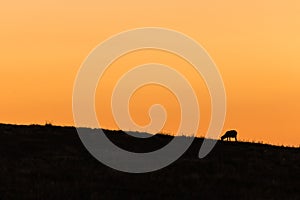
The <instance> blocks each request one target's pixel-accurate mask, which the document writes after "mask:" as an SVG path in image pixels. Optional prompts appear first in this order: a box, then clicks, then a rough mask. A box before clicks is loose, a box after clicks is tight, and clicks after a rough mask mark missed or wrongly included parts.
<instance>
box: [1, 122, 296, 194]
mask: <svg viewBox="0 0 300 200" xmlns="http://www.w3.org/2000/svg"><path fill="white" fill-rule="evenodd" d="M104 132H105V134H106V135H107V136H108V137H109V138H110V139H111V140H112V141H113V142H114V143H116V144H117V145H119V146H121V147H122V148H124V149H128V150H131V151H134V152H148V151H151V150H155V149H158V148H160V147H162V146H164V145H166V144H167V143H168V142H169V141H171V140H172V138H173V137H172V136H168V135H161V134H158V135H155V136H153V137H151V138H150V139H147V140H145V139H137V138H132V137H130V136H128V135H126V134H124V133H123V132H122V131H110V130H105V131H104ZM202 142H203V139H201V138H196V139H195V140H194V142H193V143H192V145H191V147H190V148H189V149H188V151H187V152H186V153H185V154H184V155H183V156H182V157H181V158H180V159H178V160H177V161H176V162H175V163H173V164H171V165H170V166H168V167H166V168H164V169H162V170H159V171H156V172H151V173H146V174H128V173H123V172H118V171H116V170H113V169H111V168H108V167H107V166H105V165H103V164H101V163H99V162H98V161H97V160H96V159H95V158H93V157H92V156H91V155H90V154H89V153H88V152H87V150H86V149H85V148H84V146H83V145H82V143H81V141H80V139H79V137H78V135H77V132H76V129H75V128H74V127H59V126H52V125H49V124H48V125H47V126H40V125H30V126H25V125H19V126H17V125H6V124H0V199H117V198H124V199H125V198H126V199H196V198H197V199H198V198H204V199H299V196H300V192H299V188H298V187H299V185H300V149H299V148H291V147H280V146H272V145H266V144H257V143H248V142H221V141H218V143H217V144H216V146H215V148H214V149H213V150H212V152H210V154H209V155H208V156H207V157H205V158H204V159H199V158H198V151H199V149H200V146H201V143H202Z"/></svg>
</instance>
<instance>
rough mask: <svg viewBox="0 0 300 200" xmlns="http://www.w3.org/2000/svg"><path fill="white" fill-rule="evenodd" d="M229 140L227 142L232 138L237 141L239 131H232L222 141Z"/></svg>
mask: <svg viewBox="0 0 300 200" xmlns="http://www.w3.org/2000/svg"><path fill="white" fill-rule="evenodd" d="M226 138H227V141H229V139H230V138H234V139H235V141H237V131H236V130H230V131H227V132H226V133H225V134H224V135H223V136H222V137H221V140H222V141H223V140H224V139H226Z"/></svg>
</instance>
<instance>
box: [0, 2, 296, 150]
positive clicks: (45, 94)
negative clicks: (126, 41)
mask: <svg viewBox="0 0 300 200" xmlns="http://www.w3.org/2000/svg"><path fill="white" fill-rule="evenodd" d="M0 24H1V26H0V34H1V37H0V44H1V47H0V55H1V59H0V66H1V68H0V90H1V101H0V122H2V123H17V124H32V123H41V124H44V123H45V121H47V120H48V121H51V122H53V123H54V124H60V125H73V119H72V90H73V83H74V80H75V77H76V73H77V71H78V70H79V68H80V65H81V63H82V62H83V60H84V59H85V57H86V56H87V55H88V54H89V52H90V51H91V50H92V49H93V48H94V47H95V46H96V45H98V44H99V43H100V42H102V41H103V40H105V39H107V38H108V37H110V36H112V35H114V34H117V33H119V32H121V31H125V30H128V29H132V28H138V27H145V26H156V27H164V28H169V29H174V30H177V31H179V32H182V33H184V34H186V35H188V36H190V37H192V38H194V39H195V40H196V41H198V42H199V43H200V44H202V45H203V46H204V47H205V48H206V50H207V51H208V53H209V54H210V55H211V57H212V58H213V60H214V61H215V63H216V64H217V66H218V67H219V70H220V72H221V74H222V76H223V80H224V83H225V87H226V92H227V98H228V109H227V119H226V123H225V127H224V130H226V129H232V128H234V129H237V130H238V132H239V135H238V137H239V138H240V139H243V140H248V141H263V142H268V143H273V144H286V145H296V146H298V145H299V144H300V134H299V133H300V128H299V126H297V122H298V120H299V119H300V106H299V103H298V102H300V81H299V78H298V76H299V73H300V71H299V69H300V68H299V66H300V59H299V52H300V37H299V35H300V2H299V1H298V0H290V1H288V2H283V1H279V0H266V1H259V0H254V1H251V2H242V1H238V0H229V1H218V0H211V1H203V0H200V1H196V0H193V1H190V2H183V1H180V2H176V1H171V0H165V1H158V0H154V1H151V2H144V1H137V0H131V1H106V2H101V1H95V0H90V1H85V2H83V1H70V0H67V1H63V2H62V1H48V0H46V1H36V0H28V1H7V2H3V3H2V4H1V7H0ZM160 55H161V56H160ZM175 60H176V61H175ZM150 61H151V62H163V63H166V64H168V65H170V66H173V67H174V68H178V69H179V68H180V69H186V68H183V67H182V65H183V64H184V63H183V61H180V60H179V59H178V58H175V57H174V56H172V55H167V54H164V53H162V52H155V53H154V52H152V53H149V52H148V53H147V52H135V53H133V54H130V55H128V58H126V57H124V58H122V59H120V60H119V61H117V62H119V64H126V65H127V66H128V67H133V66H134V64H137V63H139V64H142V63H147V62H150ZM180 62H182V63H181V64H182V65H179V64H178V63H180ZM116 71H118V73H121V71H119V70H116ZM183 73H189V71H188V70H187V71H185V70H183ZM188 76H189V77H190V78H191V79H192V80H193V77H192V75H188ZM115 78H117V77H115ZM103 81H105V80H103ZM195 84H197V85H199V88H196V89H197V91H198V92H199V96H202V95H201V94H200V93H201V92H204V93H205V92H207V91H205V86H204V85H202V83H200V84H198V83H195ZM144 89H145V88H144ZM147 90H149V91H151V92H153V94H160V95H161V98H158V97H155V98H153V99H152V98H150V99H149V101H147V102H146V104H145V105H144V104H142V103H141V100H142V97H141V96H143V93H145V91H144V92H143V90H140V91H137V93H136V95H135V96H134V98H133V99H132V101H134V102H136V104H135V103H132V105H131V108H132V114H133V115H134V116H133V118H135V119H136V120H137V122H138V123H141V124H143V123H147V119H148V115H147V112H145V111H146V110H147V109H146V108H147V106H148V105H149V104H151V103H154V102H161V103H162V104H164V103H165V102H164V98H171V99H172V97H171V96H172V95H171V94H170V93H168V92H167V91H165V92H163V91H162V89H161V88H148V89H147V88H146V91H147ZM100 93H101V88H99V91H97V96H96V98H97V100H99V98H100V97H101V95H100ZM203 95H204V94H203ZM154 96H155V95H154ZM204 96H205V95H204ZM200 103H201V105H200V107H201V113H202V111H203V114H204V116H203V118H202V119H201V120H202V121H201V123H202V124H203V126H202V128H201V127H200V129H199V134H200V135H203V132H205V129H206V128H207V126H208V122H209V116H210V114H209V109H210V107H209V106H208V103H209V97H208V96H207V95H206V96H205V97H204V98H203V100H202V98H201V102H200ZM101 106H102V105H97V112H98V115H99V119H101V117H102V118H103V116H104V117H105V116H108V117H107V119H111V118H110V117H111V113H110V112H109V110H108V109H107V108H103V107H101ZM135 106H137V107H136V108H135ZM139 109H141V112H140V111H139ZM167 110H168V113H171V115H172V116H173V117H171V118H168V122H167V124H166V126H167V127H166V132H170V131H173V129H176V127H177V125H178V120H179V119H178V116H177V114H178V111H176V110H177V104H176V102H174V103H173V104H171V105H168V108H167ZM102 111H104V112H102ZM176 113H177V114H176ZM143 116H144V117H143ZM107 119H106V121H103V123H104V124H105V126H106V127H107V128H116V127H114V123H113V121H111V120H107Z"/></svg>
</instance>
